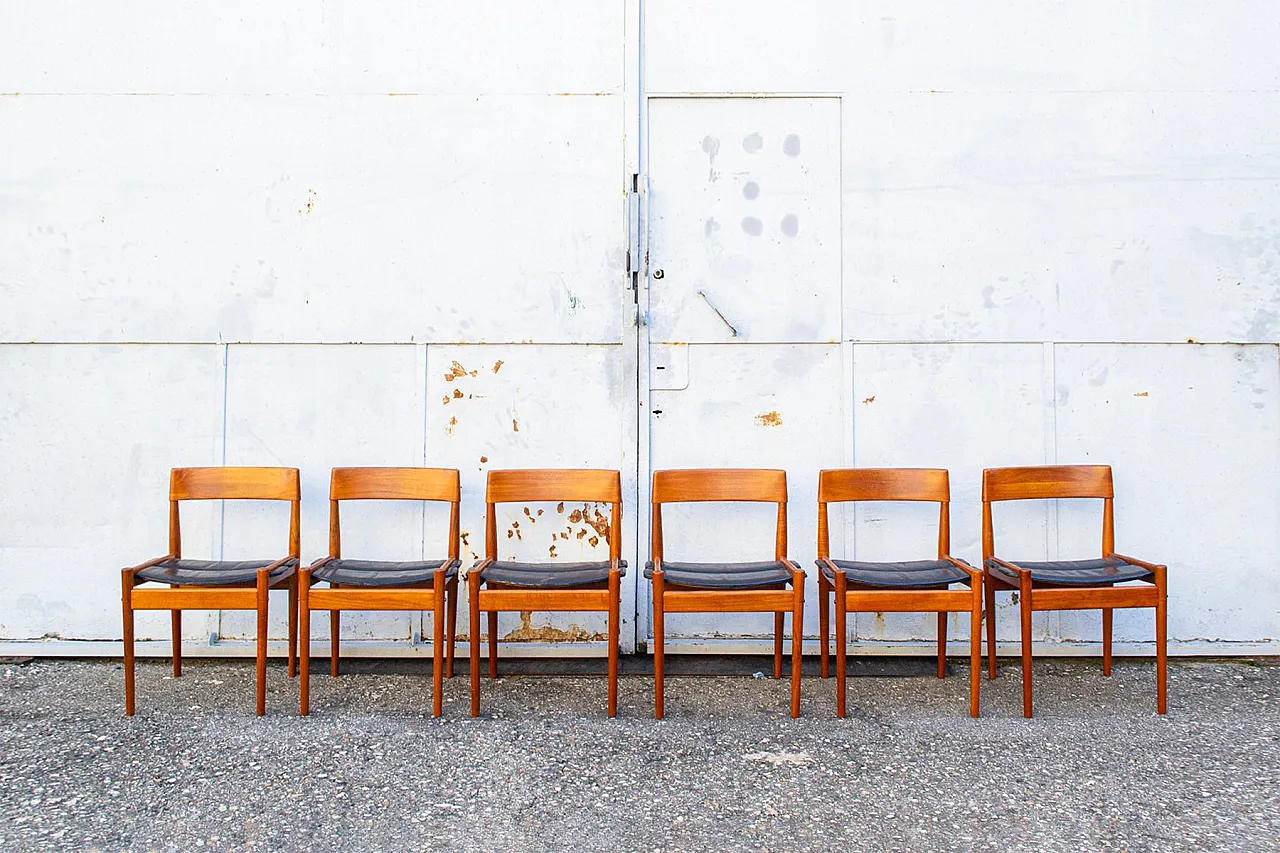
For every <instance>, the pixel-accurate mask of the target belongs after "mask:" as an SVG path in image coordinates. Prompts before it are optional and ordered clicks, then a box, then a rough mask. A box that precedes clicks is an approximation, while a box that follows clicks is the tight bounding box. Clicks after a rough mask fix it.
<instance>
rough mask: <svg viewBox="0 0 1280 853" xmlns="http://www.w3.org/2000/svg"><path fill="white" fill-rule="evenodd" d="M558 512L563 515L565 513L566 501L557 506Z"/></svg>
mask: <svg viewBox="0 0 1280 853" xmlns="http://www.w3.org/2000/svg"><path fill="white" fill-rule="evenodd" d="M556 512H558V513H561V514H563V513H564V501H560V503H558V504H557V505H556Z"/></svg>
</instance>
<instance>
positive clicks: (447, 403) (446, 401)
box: [441, 394, 449, 406]
mask: <svg viewBox="0 0 1280 853" xmlns="http://www.w3.org/2000/svg"><path fill="white" fill-rule="evenodd" d="M441 405H444V406H447V405H449V395H448V394H445V395H444V400H443V401H442V403H441Z"/></svg>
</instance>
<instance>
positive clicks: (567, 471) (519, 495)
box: [485, 468, 622, 504]
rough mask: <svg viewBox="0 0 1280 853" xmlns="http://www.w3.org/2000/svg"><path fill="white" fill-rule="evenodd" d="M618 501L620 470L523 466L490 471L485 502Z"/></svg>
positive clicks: (620, 480) (620, 498) (620, 493)
mask: <svg viewBox="0 0 1280 853" xmlns="http://www.w3.org/2000/svg"><path fill="white" fill-rule="evenodd" d="M513 501H599V502H602V503H621V502H622V474H621V473H619V472H618V471H608V470H603V469H598V468H523V469H509V470H499V471H490V472H489V480H488V484H487V488H486V489H485V502H486V503H491V504H500V503H511V502H513Z"/></svg>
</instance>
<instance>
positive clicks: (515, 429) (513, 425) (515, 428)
mask: <svg viewBox="0 0 1280 853" xmlns="http://www.w3.org/2000/svg"><path fill="white" fill-rule="evenodd" d="M511 431H512V432H519V431H520V424H518V423H516V419H515V418H512V419H511Z"/></svg>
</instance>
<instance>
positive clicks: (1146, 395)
mask: <svg viewBox="0 0 1280 853" xmlns="http://www.w3.org/2000/svg"><path fill="white" fill-rule="evenodd" d="M1133 396H1135V397H1150V396H1151V394H1150V393H1149V392H1147V391H1139V392H1138V393H1136V394H1134V395H1133Z"/></svg>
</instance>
